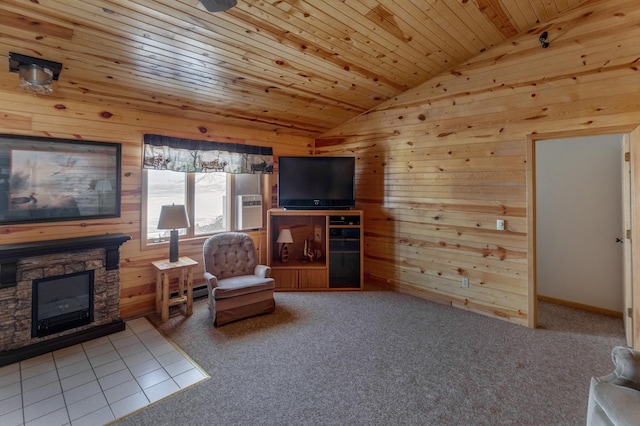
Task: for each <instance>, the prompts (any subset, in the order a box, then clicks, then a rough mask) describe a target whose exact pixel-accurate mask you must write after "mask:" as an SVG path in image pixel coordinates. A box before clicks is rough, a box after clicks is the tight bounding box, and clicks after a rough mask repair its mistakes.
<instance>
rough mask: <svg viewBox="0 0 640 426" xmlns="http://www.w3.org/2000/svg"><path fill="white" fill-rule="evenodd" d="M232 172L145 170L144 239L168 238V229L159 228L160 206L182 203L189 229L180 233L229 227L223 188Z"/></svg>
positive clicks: (195, 234)
mask: <svg viewBox="0 0 640 426" xmlns="http://www.w3.org/2000/svg"><path fill="white" fill-rule="evenodd" d="M232 176H233V175H230V174H227V173H220V172H212V173H176V172H173V171H169V170H146V179H145V181H146V239H147V242H157V241H160V240H164V239H167V238H168V234H169V230H159V229H157V227H158V219H159V218H160V210H161V207H162V206H163V205H167V204H184V205H185V206H187V213H188V214H189V222H190V223H191V227H190V228H189V229H180V230H179V233H180V235H181V236H187V237H194V236H200V235H207V234H213V233H215V232H221V231H225V230H228V229H230V228H229V224H230V221H229V219H228V218H227V212H229V210H230V209H229V206H228V205H227V204H226V203H227V200H228V197H227V188H228V187H229V186H230V185H229V182H230V181H231V177H232Z"/></svg>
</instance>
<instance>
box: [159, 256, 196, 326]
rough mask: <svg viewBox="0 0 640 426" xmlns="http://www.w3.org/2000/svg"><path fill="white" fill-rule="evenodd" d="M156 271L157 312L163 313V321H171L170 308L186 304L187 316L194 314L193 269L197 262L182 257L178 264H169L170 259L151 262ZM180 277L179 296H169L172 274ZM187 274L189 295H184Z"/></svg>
mask: <svg viewBox="0 0 640 426" xmlns="http://www.w3.org/2000/svg"><path fill="white" fill-rule="evenodd" d="M151 264H152V265H153V267H154V268H155V269H156V312H162V314H161V319H162V322H165V321H166V320H168V319H169V306H174V305H182V304H186V309H185V315H191V314H192V313H193V267H194V266H196V265H197V264H198V262H196V261H195V260H193V259H191V258H189V257H186V256H181V257H180V258H179V259H178V261H177V262H169V259H164V260H156V261H154V262H151ZM173 271H176V272H178V273H179V275H178V296H177V297H171V295H170V294H169V278H170V275H171V272H173ZM185 274H186V286H187V295H186V296H185V295H184V286H185Z"/></svg>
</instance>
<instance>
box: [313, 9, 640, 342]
mask: <svg viewBox="0 0 640 426" xmlns="http://www.w3.org/2000/svg"><path fill="white" fill-rule="evenodd" d="M543 31H548V33H549V42H550V46H549V47H548V48H547V49H543V48H542V47H541V44H540V42H539V40H538V38H539V34H540V33H542V32H543ZM638 40H640V8H638V5H637V2H636V1H635V0H607V1H602V0H601V1H592V2H588V4H587V6H584V7H581V8H579V9H578V10H575V11H573V12H571V13H569V14H566V15H564V16H563V17H561V18H560V19H557V20H556V21H554V22H552V23H551V24H548V25H545V26H544V27H540V28H535V29H533V30H531V31H529V33H527V34H523V35H520V36H516V37H514V38H513V39H512V40H510V41H508V42H506V43H503V44H501V45H498V46H497V47H495V48H493V49H491V50H489V51H487V52H484V53H483V54H481V55H479V56H478V57H476V58H474V59H473V60H471V61H469V62H468V63H466V64H464V65H463V66H459V67H456V68H455V69H452V70H450V71H449V72H445V73H442V74H441V75H439V76H437V77H436V78H433V79H431V80H429V81H428V82H426V83H424V84H422V85H421V86H419V87H417V88H416V89H413V90H410V91H408V92H405V93H404V94H402V95H400V96H397V97H396V98H395V99H394V100H392V101H389V102H386V103H384V104H383V105H381V106H380V107H378V108H375V109H374V110H372V111H370V112H368V113H366V114H363V115H361V116H359V117H357V118H356V119H353V120H351V121H349V122H347V123H345V124H343V125H340V126H338V127H337V128H335V129H333V130H331V131H330V132H328V133H326V134H325V135H323V136H322V137H321V138H318V139H316V149H317V151H318V153H346V152H352V153H354V154H355V155H356V156H357V171H358V179H357V207H358V208H360V209H363V210H365V212H366V214H365V244H366V247H365V271H366V275H367V281H368V282H370V281H371V280H377V281H379V282H380V283H383V284H385V285H388V286H390V287H393V288H395V289H398V290H401V291H404V292H408V293H412V294H415V295H419V296H422V297H425V298H429V299H433V300H437V301H441V302H444V303H448V304H451V305H453V306H458V307H462V308H465V309H470V310H473V311H476V312H480V313H483V314H486V315H490V316H493V317H499V318H502V319H505V320H508V321H512V322H514V323H518V324H523V325H530V326H535V318H533V315H532V314H533V312H534V311H535V288H532V286H533V282H534V276H533V275H532V273H531V270H530V268H531V263H532V256H533V255H534V253H533V251H534V249H533V243H532V241H533V240H532V238H533V236H532V235H530V234H531V233H530V229H531V227H532V226H533V225H532V224H533V221H531V220H530V219H531V217H530V216H531V214H532V213H531V212H533V207H534V206H533V205H532V203H533V200H534V198H533V197H531V194H528V190H527V176H528V174H527V170H528V169H527V167H528V164H527V163H528V162H529V163H531V160H532V158H529V156H530V151H528V148H527V146H528V145H527V143H528V140H529V139H532V140H535V139H547V138H550V137H563V136H562V135H566V136H569V135H576V134H578V135H588V134H602V133H616V132H629V131H631V130H632V129H634V128H635V127H636V126H637V125H638V124H640V93H639V92H640V73H639V71H638V61H639V60H640V50H639V49H638ZM529 165H530V164H529ZM633 166H638V165H637V164H633ZM585 191H588V188H585ZM528 211H529V212H530V213H528ZM637 215H638V213H637V212H636V216H637ZM497 219H504V220H505V221H506V229H507V230H506V231H498V230H496V220H497ZM635 232H636V231H634V235H635ZM636 276H637V275H636ZM463 277H466V278H468V279H469V283H470V286H469V288H468V289H467V288H462V285H461V280H462V278H463ZM636 323H637V320H636ZM637 328H638V327H636V329H637Z"/></svg>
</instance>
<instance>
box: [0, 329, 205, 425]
mask: <svg viewBox="0 0 640 426" xmlns="http://www.w3.org/2000/svg"><path fill="white" fill-rule="evenodd" d="M207 378H209V376H208V375H207V374H206V373H205V372H204V371H203V370H202V369H201V368H200V367H199V366H198V365H197V364H195V363H194V362H193V361H192V360H191V359H190V358H189V357H188V356H186V355H185V354H184V353H183V352H182V351H180V350H179V348H177V347H176V346H174V345H173V344H171V343H170V342H169V341H168V340H167V339H165V338H164V337H163V335H162V334H161V333H160V332H159V331H158V330H156V328H155V327H154V326H153V325H152V324H151V323H150V322H149V321H148V320H147V319H146V318H138V319H134V320H131V321H127V323H126V329H125V330H124V331H121V332H119V333H114V334H111V335H108V336H104V337H101V338H99V339H95V340H91V341H88V342H85V343H82V344H78V345H75V346H70V347H67V348H64V349H60V350H58V351H55V352H50V353H47V354H44V355H41V356H38V357H35V358H31V359H27V360H24V361H21V362H17V363H14V364H10V365H7V366H4V367H0V425H3V426H11V425H46V426H56V425H74V426H75V425H91V426H95V425H104V424H107V423H109V422H112V421H114V420H116V419H118V418H121V417H124V416H126V415H127V414H130V413H132V412H134V411H137V410H139V409H141V408H143V407H145V406H147V405H149V404H151V403H153V402H155V401H158V400H160V399H162V398H164V397H166V396H169V395H171V394H172V393H174V392H177V391H179V390H180V389H184V388H186V387H188V386H191V385H193V384H195V383H197V382H199V381H201V380H205V379H207Z"/></svg>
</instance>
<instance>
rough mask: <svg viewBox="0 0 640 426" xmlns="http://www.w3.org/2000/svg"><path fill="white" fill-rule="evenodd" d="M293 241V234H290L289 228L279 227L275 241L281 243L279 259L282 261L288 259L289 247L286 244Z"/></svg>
mask: <svg viewBox="0 0 640 426" xmlns="http://www.w3.org/2000/svg"><path fill="white" fill-rule="evenodd" d="M292 242H293V236H291V230H290V229H288V228H285V229H281V230H280V234H278V240H277V243H278V244H281V246H280V261H281V262H282V263H285V262H288V261H289V247H288V246H287V244H291V243H292Z"/></svg>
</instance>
